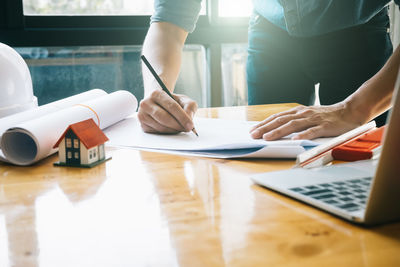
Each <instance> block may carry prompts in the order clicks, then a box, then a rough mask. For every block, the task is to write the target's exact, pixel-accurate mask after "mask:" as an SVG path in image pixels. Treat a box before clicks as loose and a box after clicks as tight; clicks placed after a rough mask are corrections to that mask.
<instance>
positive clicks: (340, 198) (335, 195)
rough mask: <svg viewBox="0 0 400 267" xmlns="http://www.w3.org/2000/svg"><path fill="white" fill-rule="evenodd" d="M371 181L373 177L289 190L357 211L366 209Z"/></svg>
mask: <svg viewBox="0 0 400 267" xmlns="http://www.w3.org/2000/svg"><path fill="white" fill-rule="evenodd" d="M371 180H372V178H371V177H364V178H359V179H352V180H346V181H340V182H331V183H323V184H316V185H309V186H303V187H294V188H290V189H289V190H291V191H294V192H296V193H299V194H302V195H305V196H308V197H311V198H313V199H316V200H318V201H322V202H324V203H326V204H329V205H333V206H335V207H337V208H339V209H342V210H346V211H357V210H361V209H365V206H366V203H367V199H368V195H369V190H370V185H371Z"/></svg>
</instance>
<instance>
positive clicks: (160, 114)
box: [138, 94, 185, 132]
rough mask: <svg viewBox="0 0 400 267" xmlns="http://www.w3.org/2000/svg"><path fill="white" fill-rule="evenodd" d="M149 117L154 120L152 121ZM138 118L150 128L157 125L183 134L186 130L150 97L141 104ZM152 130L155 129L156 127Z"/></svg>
mask: <svg viewBox="0 0 400 267" xmlns="http://www.w3.org/2000/svg"><path fill="white" fill-rule="evenodd" d="M152 95H153V94H152ZM168 98H170V97H168ZM149 116H150V117H151V118H152V119H153V120H150V118H149ZM138 118H139V120H140V121H141V122H144V123H145V124H147V125H149V126H151V125H150V123H151V124H153V123H157V124H160V125H161V126H164V127H165V128H170V129H174V130H175V131H176V132H182V131H184V130H185V129H184V128H183V127H182V126H181V125H180V124H179V123H178V122H177V121H176V119H175V118H174V117H173V116H172V115H171V114H170V113H168V112H167V111H165V110H164V109H163V108H162V107H160V106H159V105H158V104H157V103H155V102H154V97H150V98H148V99H145V100H142V101H141V102H140V105H139V113H138ZM152 128H154V126H153V127H152ZM159 128H161V127H159ZM156 129H157V128H156ZM168 132H170V131H168Z"/></svg>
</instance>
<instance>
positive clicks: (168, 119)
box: [138, 90, 197, 134]
mask: <svg viewBox="0 0 400 267" xmlns="http://www.w3.org/2000/svg"><path fill="white" fill-rule="evenodd" d="M172 95H173V97H174V99H175V100H176V101H175V100H174V99H172V98H171V97H170V96H168V94H167V93H165V92H164V91H162V90H154V91H153V92H152V93H151V94H150V95H149V96H148V97H146V98H145V99H143V100H142V101H141V102H140V105H139V111H138V119H139V121H140V124H141V126H142V129H143V131H144V132H146V133H169V134H172V133H179V132H189V131H191V130H192V129H193V127H194V126H193V116H194V114H195V113H196V111H197V104H196V102H195V101H193V100H192V99H190V98H189V97H187V96H185V95H178V94H172Z"/></svg>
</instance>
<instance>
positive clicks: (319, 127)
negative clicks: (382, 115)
mask: <svg viewBox="0 0 400 267" xmlns="http://www.w3.org/2000/svg"><path fill="white" fill-rule="evenodd" d="M348 113H349V112H348V111H347V110H346V108H345V105H344V104H342V103H339V104H335V105H331V106H310V107H307V106H298V107H295V108H292V109H290V110H288V111H284V112H280V113H277V114H274V115H271V116H270V117H268V118H266V119H265V120H263V121H262V122H260V123H258V124H257V125H255V126H254V127H253V128H252V129H251V130H250V134H251V137H253V138H254V139H264V140H267V141H270V140H276V139H279V138H282V137H285V136H287V135H289V134H291V133H296V134H295V135H294V136H293V137H292V139H314V138H317V137H325V136H336V135H340V134H342V133H344V132H346V131H349V130H351V129H353V128H355V127H358V126H360V125H361V123H362V122H361V121H359V120H357V119H356V118H354V117H353V116H351V114H348Z"/></svg>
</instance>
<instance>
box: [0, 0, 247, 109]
mask: <svg viewBox="0 0 400 267" xmlns="http://www.w3.org/2000/svg"><path fill="white" fill-rule="evenodd" d="M203 1H204V2H205V4H206V5H207V9H206V10H207V11H206V15H201V16H200V18H199V21H198V23H197V25H196V30H195V31H194V32H193V33H192V34H189V36H188V39H187V41H186V43H187V44H198V45H203V46H204V47H205V51H206V62H207V64H206V68H207V71H206V76H207V97H208V99H207V101H206V105H207V106H223V100H222V99H223V95H222V91H223V88H222V70H221V45H222V44H223V43H246V42H247V28H248V18H219V16H218V13H219V12H218V2H219V1H218V0H203ZM0 10H3V11H2V12H3V13H1V11H0V17H1V18H2V19H0V42H3V43H6V44H8V45H10V46H13V47H31V46H114V45H142V44H143V41H144V38H145V36H146V33H147V30H148V28H149V21H150V16H137V15H132V16H125V15H124V16H119V15H118V16H112V15H111V16H109V15H107V16H87V15H76V16H58V15H57V16H48V15H43V16H41V15H24V13H23V0H5V1H2V3H0ZM221 32H223V33H224V34H221ZM104 36H107V38H104Z"/></svg>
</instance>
